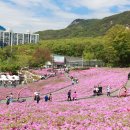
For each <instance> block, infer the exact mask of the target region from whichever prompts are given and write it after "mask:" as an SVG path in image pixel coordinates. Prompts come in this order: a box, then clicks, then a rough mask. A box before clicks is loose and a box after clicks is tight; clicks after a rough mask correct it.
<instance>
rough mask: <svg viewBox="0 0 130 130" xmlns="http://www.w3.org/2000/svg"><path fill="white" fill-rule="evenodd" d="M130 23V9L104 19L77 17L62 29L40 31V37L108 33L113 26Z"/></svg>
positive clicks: (83, 35)
mask: <svg viewBox="0 0 130 130" xmlns="http://www.w3.org/2000/svg"><path fill="white" fill-rule="evenodd" d="M116 24H121V25H124V26H129V25H130V11H126V12H123V13H120V14H116V15H113V16H109V17H105V18H103V19H88V20H84V19H76V20H74V21H73V22H72V23H71V24H70V25H69V26H68V27H66V28H65V29H61V30H46V31H39V32H37V33H39V34H40V39H61V38H72V37H95V36H101V35H104V34H105V33H106V31H108V30H109V29H110V28H111V27H112V26H115V25H116Z"/></svg>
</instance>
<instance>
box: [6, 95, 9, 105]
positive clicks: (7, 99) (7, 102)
mask: <svg viewBox="0 0 130 130" xmlns="http://www.w3.org/2000/svg"><path fill="white" fill-rule="evenodd" d="M6 104H7V105H9V104H10V97H9V96H7V97H6Z"/></svg>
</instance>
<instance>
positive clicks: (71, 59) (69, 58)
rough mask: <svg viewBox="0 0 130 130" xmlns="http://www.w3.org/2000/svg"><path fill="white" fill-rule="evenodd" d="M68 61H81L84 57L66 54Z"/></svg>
mask: <svg viewBox="0 0 130 130" xmlns="http://www.w3.org/2000/svg"><path fill="white" fill-rule="evenodd" d="M65 59H66V61H67V62H79V61H82V57H73V56H65Z"/></svg>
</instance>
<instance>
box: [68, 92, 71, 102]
mask: <svg viewBox="0 0 130 130" xmlns="http://www.w3.org/2000/svg"><path fill="white" fill-rule="evenodd" d="M68 101H71V90H69V92H68Z"/></svg>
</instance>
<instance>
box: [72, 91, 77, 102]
mask: <svg viewBox="0 0 130 130" xmlns="http://www.w3.org/2000/svg"><path fill="white" fill-rule="evenodd" d="M74 100H77V93H76V91H75V92H74V93H73V101H74Z"/></svg>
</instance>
